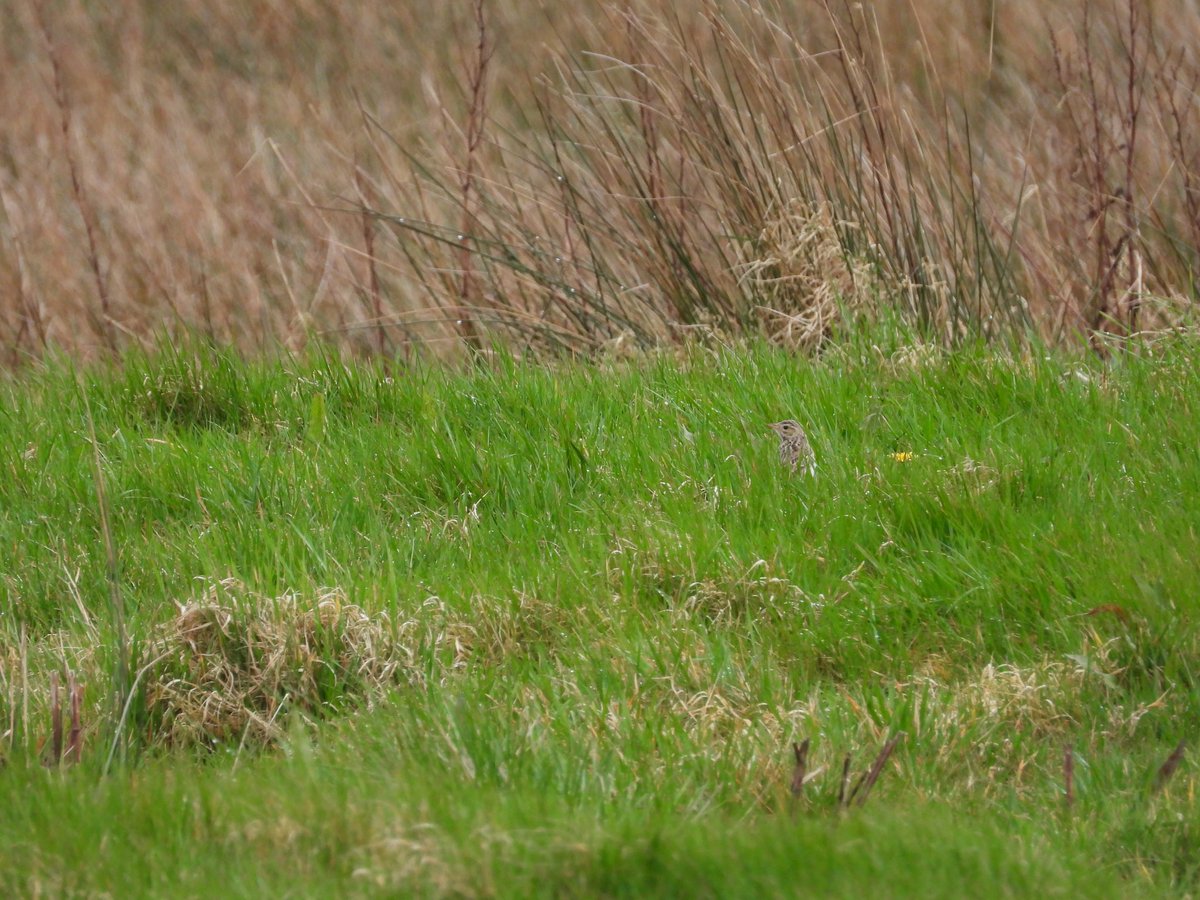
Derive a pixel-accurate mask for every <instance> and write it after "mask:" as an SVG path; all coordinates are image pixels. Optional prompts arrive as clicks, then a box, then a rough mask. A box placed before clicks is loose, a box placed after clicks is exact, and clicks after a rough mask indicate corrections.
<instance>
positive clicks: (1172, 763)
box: [1154, 740, 1187, 791]
mask: <svg viewBox="0 0 1200 900" xmlns="http://www.w3.org/2000/svg"><path fill="white" fill-rule="evenodd" d="M1186 749H1187V741H1186V740H1184V741H1180V742H1179V743H1178V744H1176V745H1175V749H1174V750H1172V751H1171V755H1170V756H1168V757H1167V759H1166V762H1164V763H1163V764H1162V765H1161V766H1160V767H1159V769H1158V774H1157V775H1156V776H1154V790H1156V791H1161V790H1162V789H1163V788H1164V787H1166V784H1167V782H1168V781H1169V780H1170V779H1171V776H1172V775H1174V774H1175V770H1176V769H1178V768H1179V764H1180V763H1181V762H1183V754H1184V751H1185V750H1186Z"/></svg>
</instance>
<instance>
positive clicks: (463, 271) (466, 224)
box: [457, 0, 494, 353]
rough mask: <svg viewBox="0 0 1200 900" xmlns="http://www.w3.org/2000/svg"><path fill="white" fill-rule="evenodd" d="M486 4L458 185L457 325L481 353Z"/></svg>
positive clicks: (479, 10) (478, 2) (478, 21)
mask: <svg viewBox="0 0 1200 900" xmlns="http://www.w3.org/2000/svg"><path fill="white" fill-rule="evenodd" d="M483 3H484V0H475V5H474V13H475V33H476V37H477V40H476V44H475V52H474V55H473V56H472V58H471V61H470V63H469V64H468V67H467V90H468V93H469V95H470V106H469V108H468V111H467V131H466V148H465V149H466V154H465V157H466V158H465V161H464V164H463V168H462V175H461V178H460V181H459V188H460V198H459V203H460V205H461V212H462V228H461V233H460V234H459V248H458V260H459V262H458V265H459V272H460V280H459V289H458V310H457V322H458V327H459V334H460V336H461V337H462V339H463V341H464V342H465V343H466V344H467V346H468V347H469V348H470V349H471V350H472V351H474V352H476V353H478V352H480V351H481V350H482V349H483V342H482V340H481V338H480V333H479V328H478V326H477V325H476V323H475V319H474V317H473V313H472V309H473V308H474V307H476V306H477V305H478V300H479V299H480V297H481V294H482V292H481V291H480V290H479V286H478V285H477V284H476V279H475V271H474V262H473V260H472V255H471V245H472V244H473V243H474V241H475V238H476V232H477V230H478V229H477V227H476V226H477V224H478V223H477V221H476V216H475V211H474V208H475V193H476V188H475V176H476V168H477V166H478V154H479V147H480V145H481V144H482V143H483V135H484V125H485V124H486V121H487V74H488V63H489V62H491V59H492V50H493V49H494V48H493V46H492V45H491V43H490V42H489V38H488V31H487V18H486V16H485V15H484V10H483Z"/></svg>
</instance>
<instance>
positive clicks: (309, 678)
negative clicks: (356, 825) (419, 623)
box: [144, 580, 420, 745]
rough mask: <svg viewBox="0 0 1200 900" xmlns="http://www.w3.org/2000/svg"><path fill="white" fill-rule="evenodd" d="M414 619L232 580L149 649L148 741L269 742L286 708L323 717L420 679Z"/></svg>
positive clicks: (338, 598) (177, 619) (184, 611)
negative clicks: (395, 619)
mask: <svg viewBox="0 0 1200 900" xmlns="http://www.w3.org/2000/svg"><path fill="white" fill-rule="evenodd" d="M413 631H414V623H411V622H407V623H400V624H396V625H393V623H391V622H390V621H389V620H388V619H387V617H386V616H385V615H384V614H382V613H380V614H376V615H368V614H367V613H366V612H364V611H363V610H362V609H361V608H360V607H358V606H356V605H354V604H352V603H348V602H347V600H346V597H345V595H344V594H343V593H342V592H341V591H339V590H327V591H322V592H320V593H318V594H317V595H316V596H315V597H312V598H307V597H302V596H300V595H298V594H296V593H287V594H283V595H281V596H278V597H265V596H262V595H260V594H257V593H255V592H253V591H249V590H247V589H246V588H245V587H244V586H242V585H241V584H239V583H238V582H236V581H233V580H226V581H222V582H220V583H218V584H215V585H213V586H211V587H210V588H209V589H208V590H207V591H206V592H205V593H204V595H203V596H202V597H201V598H200V599H198V600H193V601H190V602H188V603H184V604H182V605H181V606H180V608H179V612H178V613H177V614H176V615H175V616H174V618H172V619H171V620H170V621H168V622H166V623H164V624H163V625H162V626H160V627H159V628H158V629H157V630H156V631H155V633H154V634H153V635H152V636H151V637H150V639H149V640H148V641H147V643H146V646H145V650H144V652H145V654H146V657H147V658H148V659H150V660H151V663H152V665H151V667H150V668H149V669H148V670H147V674H146V678H145V686H144V693H145V715H146V717H147V720H148V722H149V723H150V725H149V727H150V734H149V736H148V737H149V742H150V743H158V742H163V743H166V744H170V745H196V744H214V743H217V742H221V741H231V740H235V741H236V740H240V741H242V742H243V743H247V742H251V743H254V744H263V743H269V742H271V741H273V740H275V739H277V738H278V737H279V736H280V735H281V734H282V732H283V729H284V722H282V721H281V718H282V717H284V716H285V715H286V714H287V713H289V712H296V713H299V714H301V715H303V716H306V717H314V718H315V717H320V716H322V715H324V714H325V713H326V712H327V711H328V710H329V709H333V708H337V707H338V706H339V705H342V704H345V703H356V702H366V703H370V702H371V701H372V700H373V699H376V698H378V697H379V696H380V695H382V694H383V693H385V692H386V691H388V690H389V689H391V688H393V687H395V686H397V685H403V684H411V683H414V682H416V681H418V680H419V678H420V676H419V674H418V673H417V671H416V669H415V668H414V667H413V655H414V650H413V646H412V642H411V640H410V638H411V633H412V632H413Z"/></svg>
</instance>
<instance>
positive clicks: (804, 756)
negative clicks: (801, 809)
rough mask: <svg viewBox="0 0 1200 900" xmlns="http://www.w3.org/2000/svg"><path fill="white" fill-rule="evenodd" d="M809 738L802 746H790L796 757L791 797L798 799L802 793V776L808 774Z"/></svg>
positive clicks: (794, 744)
mask: <svg viewBox="0 0 1200 900" xmlns="http://www.w3.org/2000/svg"><path fill="white" fill-rule="evenodd" d="M808 746H809V738H805V739H804V743H803V744H796V743H793V744H792V752H793V753H794V754H795V756H796V767H795V769H793V770H792V796H793V797H795V798H797V799H799V797H800V794H801V793H802V792H803V791H804V776H805V775H806V774H808Z"/></svg>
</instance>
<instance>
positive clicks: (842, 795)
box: [838, 753, 850, 806]
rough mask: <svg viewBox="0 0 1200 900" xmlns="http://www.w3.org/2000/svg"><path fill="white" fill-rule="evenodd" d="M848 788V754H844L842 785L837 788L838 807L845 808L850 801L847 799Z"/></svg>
mask: <svg viewBox="0 0 1200 900" xmlns="http://www.w3.org/2000/svg"><path fill="white" fill-rule="evenodd" d="M849 786H850V754H849V753H847V754H846V758H845V759H844V760H842V784H841V787H839V788H838V806H847V805H848V804H849V803H850V801H849V800H848V799H847V798H848V797H849V795H848V794H847V793H846V789H847V788H848V787H849Z"/></svg>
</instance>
